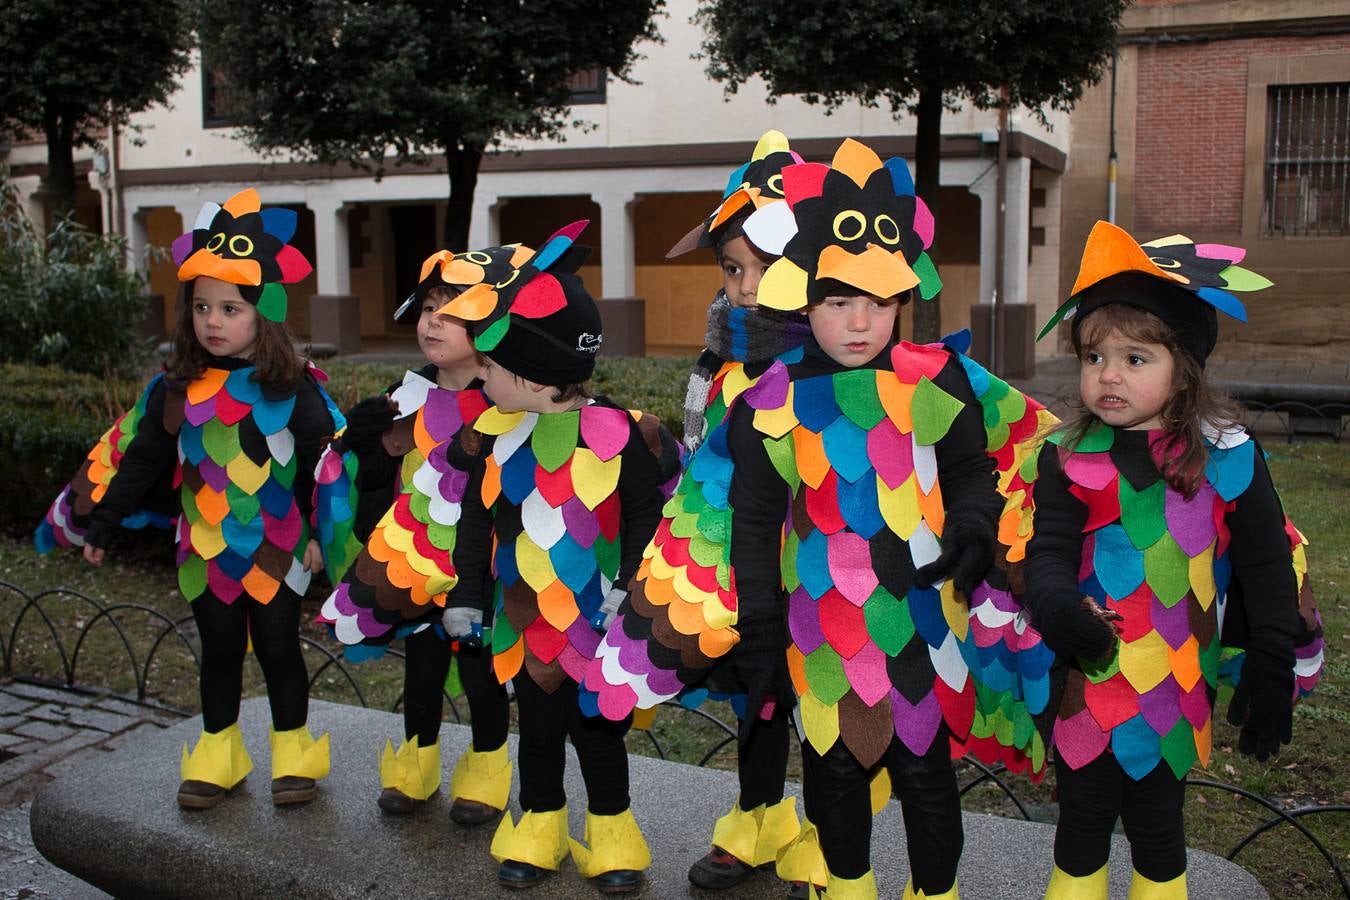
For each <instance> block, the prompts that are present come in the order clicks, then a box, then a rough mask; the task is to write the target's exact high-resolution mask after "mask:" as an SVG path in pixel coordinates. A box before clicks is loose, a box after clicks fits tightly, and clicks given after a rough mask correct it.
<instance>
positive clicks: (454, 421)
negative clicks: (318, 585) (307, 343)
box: [316, 244, 534, 825]
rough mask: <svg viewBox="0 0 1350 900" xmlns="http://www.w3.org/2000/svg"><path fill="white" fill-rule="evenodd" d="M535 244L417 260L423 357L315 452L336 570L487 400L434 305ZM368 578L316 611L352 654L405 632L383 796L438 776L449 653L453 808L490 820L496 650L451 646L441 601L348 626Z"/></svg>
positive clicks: (502, 752)
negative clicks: (454, 712)
mask: <svg viewBox="0 0 1350 900" xmlns="http://www.w3.org/2000/svg"><path fill="white" fill-rule="evenodd" d="M533 252H534V251H532V250H530V249H529V248H528V247H522V246H520V245H518V244H517V245H513V246H509V247H488V248H486V249H483V250H470V251H467V252H463V253H451V252H449V251H447V250H442V251H439V252H437V253H434V254H432V255H431V256H429V257H428V258H427V259H426V261H425V262H423V264H422V270H421V274H420V278H419V281H418V285H417V288H416V290H414V291H413V293H412V294H411V295H410V296H409V297H408V299H407V300H406V301H404V303H403V304H402V306H400V307H399V309H398V311H397V312H395V313H394V320H395V321H396V322H404V323H409V324H414V325H415V326H416V328H417V340H418V345H419V346H420V347H421V349H422V352H423V354H424V355H425V356H426V358H427V364H426V365H425V366H423V367H421V368H420V369H418V370H417V371H415V372H414V371H409V372H407V373H406V374H405V375H404V376H403V379H402V380H401V381H400V382H399V383H396V384H393V385H390V386H389V388H388V390H386V391H385V392H384V393H382V394H380V395H378V396H375V397H370V398H368V399H365V400H362V401H360V402H359V403H357V404H356V405H355V406H354V407H353V408H352V409H351V410H350V411H349V412H348V413H347V428H346V430H345V431H344V432H342V434H340V435H339V436H338V438H337V440H335V441H334V442H333V443H332V444H331V445H330V446H329V448H328V449H327V450H326V451H325V452H324V455H323V457H322V458H321V459H320V461H319V469H318V472H317V473H316V479H317V482H318V486H319V498H318V502H317V503H316V507H317V513H318V530H319V535H320V544H321V546H322V547H323V548H324V550H325V557H324V558H325V560H326V561H327V564H328V569H329V574H330V576H331V577H332V578H333V579H335V580H338V579H341V578H342V577H343V575H345V574H346V572H347V568H348V566H349V565H350V564H351V561H352V560H353V559H354V558H355V556H356V554H357V552H359V550H360V548H361V545H362V544H363V543H364V542H365V541H366V540H367V539H368V538H369V537H370V534H371V532H372V531H373V530H374V527H375V524H376V522H377V521H378V520H379V518H380V517H381V516H383V514H384V513H385V511H387V510H388V509H389V508H390V506H391V505H392V504H393V503H394V501H395V499H396V498H400V497H402V496H403V495H407V494H410V493H411V491H412V490H413V489H412V486H411V481H412V478H413V475H414V473H416V472H417V470H418V469H419V468H420V467H421V465H422V463H424V462H425V461H426V458H427V456H428V455H429V454H430V453H431V451H432V450H433V449H435V448H436V447H438V446H440V445H442V444H444V443H445V442H447V441H449V440H452V439H453V438H454V436H455V435H456V434H458V433H459V430H460V429H461V428H463V427H464V426H465V425H466V424H471V423H472V422H473V420H474V419H476V418H477V417H478V415H479V414H480V413H481V412H482V411H483V410H484V409H486V408H487V407H488V405H489V403H488V400H487V398H486V396H484V394H483V391H482V381H481V380H480V379H479V378H478V360H477V351H476V350H475V349H474V347H473V344H472V343H471V341H470V339H469V337H468V334H467V332H466V330H465V323H464V322H463V321H461V320H458V319H455V318H453V317H451V316H443V315H441V314H440V312H439V310H440V308H441V307H442V306H444V305H445V304H446V302H448V301H449V300H450V299H451V298H453V297H455V296H456V295H457V294H459V293H460V292H461V291H463V290H465V289H466V288H468V287H471V286H472V285H475V284H480V283H482V282H490V283H494V284H495V283H496V282H498V281H501V280H503V279H504V278H505V277H506V276H507V275H509V274H510V273H511V272H512V271H514V268H515V267H518V266H520V265H521V264H522V263H523V262H524V261H525V260H526V259H528V258H529V257H530V256H532V255H533ZM353 508H354V509H355V510H356V519H355V523H354V526H349V527H347V528H345V529H344V528H343V527H342V525H341V523H344V522H347V523H350V522H351V510H352V509H353ZM330 523H335V527H329V525H330ZM368 590H370V585H368V584H367V583H366V582H364V581H362V579H361V577H360V573H356V574H355V576H354V577H353V578H352V579H351V580H350V581H349V582H347V583H346V584H344V585H343V586H342V587H341V589H339V590H338V591H337V592H335V593H334V594H333V595H332V596H330V597H329V598H328V601H327V603H326V604H325V606H324V610H323V612H322V613H321V614H320V616H319V620H320V621H321V622H325V623H327V624H328V625H329V626H330V627H334V628H336V627H337V626H338V623H340V622H341V623H343V625H344V627H345V628H348V629H352V633H350V634H344V635H343V637H345V638H349V639H352V640H355V643H351V642H350V641H349V645H348V646H347V648H346V650H345V654H344V655H345V657H346V658H347V659H349V660H354V661H362V660H366V659H371V658H374V657H378V656H381V655H383V653H384V651H385V648H387V647H388V646H389V644H390V643H391V642H392V641H393V640H395V639H398V638H402V639H403V641H404V649H405V664H404V679H403V726H404V742H403V744H402V745H401V746H400V747H399V748H398V750H397V751H395V750H394V748H393V745H392V744H390V743H387V742H386V745H385V749H384V752H383V753H382V754H381V756H380V782H381V787H382V790H381V793H380V796H379V805H380V808H381V809H383V810H384V811H385V812H387V813H392V814H396V815H398V814H406V813H410V812H413V811H414V810H416V809H417V808H418V807H420V806H421V805H422V803H424V802H425V801H426V800H427V799H428V798H429V797H431V796H432V795H433V794H434V793H435V792H436V791H437V789H438V788H439V787H440V783H441V752H440V751H441V747H440V728H441V715H442V712H443V708H444V695H445V684H446V679H447V676H448V675H449V672H450V665H451V660H452V655H453V658H454V659H455V660H456V661H457V674H458V679H459V682H460V684H462V685H463V687H464V695H465V697H466V699H467V700H468V704H469V714H470V717H471V719H470V721H471V725H472V729H473V740H472V744H471V746H470V747H469V749H468V750H466V751H465V753H464V755H462V756H461V757H460V759H459V761H458V762H457V763H456V764H455V768H454V772H453V774H452V775H451V777H450V799H451V807H450V818H451V819H452V820H453V821H455V822H456V823H458V824H461V825H481V824H485V823H487V822H490V821H493V820H495V819H496V818H497V817H498V816H499V815H501V812H502V810H504V809H505V808H506V803H507V800H508V798H509V796H510V793H511V761H510V760H509V759H508V758H507V754H506V735H507V726H508V712H509V710H508V703H507V697H506V691H505V689H504V688H503V687H502V686H501V685H500V684H499V683H498V682H497V679H496V678H495V677H494V676H493V674H492V665H491V654H490V653H488V652H486V651H483V650H482V649H481V648H477V647H467V646H463V645H456V646H455V648H454V649H455V650H457V651H458V652H457V653H453V654H452V646H451V641H450V639H449V637H448V636H447V635H446V634H445V631H444V629H443V628H442V627H441V621H440V610H439V608H434V609H431V610H428V611H427V614H426V615H425V616H424V617H423V619H421V620H413V621H405V622H400V623H399V624H398V626H397V627H394V628H390V629H387V630H384V631H382V632H380V633H378V634H363V633H361V632H360V630H359V629H353V625H352V623H353V620H352V619H351V618H350V617H349V616H347V615H345V614H346V613H350V611H351V610H352V609H353V608H354V605H353V601H352V600H351V598H350V593H351V592H352V591H357V592H360V591H368Z"/></svg>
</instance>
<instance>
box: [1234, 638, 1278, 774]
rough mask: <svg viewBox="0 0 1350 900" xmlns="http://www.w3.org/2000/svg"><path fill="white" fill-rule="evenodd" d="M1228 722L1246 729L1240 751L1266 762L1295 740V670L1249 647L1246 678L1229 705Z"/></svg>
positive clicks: (1242, 678)
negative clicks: (1281, 746) (1281, 747)
mask: <svg viewBox="0 0 1350 900" xmlns="http://www.w3.org/2000/svg"><path fill="white" fill-rule="evenodd" d="M1228 721H1229V723H1230V724H1232V725H1237V726H1239V727H1241V728H1242V732H1241V733H1240V734H1239V735H1238V750H1239V751H1240V752H1242V753H1245V754H1247V755H1248V756H1255V757H1256V761H1257V762H1265V761H1266V760H1267V759H1269V758H1270V757H1272V756H1277V755H1279V752H1280V745H1281V744H1287V743H1289V742H1290V741H1291V740H1293V738H1294V667H1293V664H1292V663H1289V664H1285V663H1283V662H1281V661H1280V659H1279V657H1277V656H1272V655H1271V654H1269V653H1266V652H1264V651H1262V650H1260V649H1253V648H1248V650H1247V658H1246V659H1245V660H1243V663H1242V677H1241V678H1239V679H1238V683H1237V687H1236V688H1235V689H1234V690H1233V699H1232V701H1231V702H1230V703H1229V704H1228Z"/></svg>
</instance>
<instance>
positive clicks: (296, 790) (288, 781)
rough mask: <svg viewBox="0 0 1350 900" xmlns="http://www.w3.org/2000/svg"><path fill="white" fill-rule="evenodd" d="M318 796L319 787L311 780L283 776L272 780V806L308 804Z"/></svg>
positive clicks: (297, 776)
mask: <svg viewBox="0 0 1350 900" xmlns="http://www.w3.org/2000/svg"><path fill="white" fill-rule="evenodd" d="M318 795H319V785H318V783H317V782H315V781H314V779H313V778H303V777H301V776H299V775H283V776H281V777H280V778H273V779H272V805H273V806H290V805H291V804H294V803H308V802H309V801H311V800H313V799H314V798H315V797H317V796H318Z"/></svg>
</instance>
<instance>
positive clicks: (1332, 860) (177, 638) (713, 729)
mask: <svg viewBox="0 0 1350 900" xmlns="http://www.w3.org/2000/svg"><path fill="white" fill-rule="evenodd" d="M60 603H64V604H65V605H66V607H67V608H66V609H65V613H66V615H65V617H64V618H67V619H71V620H72V621H71V622H70V623H69V625H68V627H63V626H64V625H66V623H65V622H63V621H62V616H60V615H59V613H57V612H56V611H54V610H53V609H51V608H50V607H52V606H55V605H57V604H60ZM72 608H73V610H72ZM72 612H73V615H72ZM11 615H12V617H13V618H12V621H11V620H10V616H11ZM137 618H139V619H140V620H142V622H143V623H145V624H146V626H148V627H146V628H143V631H142V633H141V634H140V635H139V636H137V635H136V634H134V633H133V628H132V625H131V624H130V623H129V621H128V620H133V619H137ZM98 628H106V629H111V630H112V632H113V636H114V637H115V640H114V641H113V642H112V644H113V646H114V648H120V649H116V652H118V653H120V655H122V656H124V657H125V664H126V672H129V673H130V674H131V676H132V679H131V681H132V684H133V687H132V688H131V689H130V690H129V691H128V690H120V691H119V690H117V689H116V688H110V687H109V686H108V683H109V681H117V679H116V678H111V677H109V676H110V675H111V674H112V672H111V670H110V667H109V665H108V661H107V657H104V658H103V659H102V660H101V662H100V666H99V668H100V675H101V676H103V677H102V678H99V679H97V680H95V681H92V682H91V681H87V680H85V679H83V678H82V677H81V674H82V673H81V671H80V663H81V659H82V654H85V655H87V651H86V648H87V647H88V646H89V642H90V640H91V635H92V634H94V632H95V629H98ZM72 630H73V632H74V633H73V634H71V633H70V631H72ZM29 631H32V632H36V633H37V635H38V639H37V640H32V639H30V638H29V637H28V634H27V633H28V632H29ZM72 640H73V645H72V643H71V641H72ZM196 640H197V632H196V625H195V623H194V621H193V619H192V617H191V616H185V617H181V618H178V619H175V618H173V617H172V616H168V615H166V614H164V613H163V612H162V611H160V610H157V609H154V608H152V607H149V606H141V605H137V604H129V603H119V604H114V605H110V606H104V605H103V604H101V603H99V602H98V601H97V600H95V599H94V598H92V597H89V596H88V595H86V594H83V593H81V592H80V591H76V590H71V589H68V588H52V589H48V590H44V591H41V592H39V593H37V594H29V593H28V592H27V591H26V590H24V589H23V588H21V587H19V586H18V585H16V584H13V583H11V582H7V581H3V580H0V659H2V660H3V672H0V675H3V677H5V678H7V679H16V680H23V681H29V682H33V683H38V684H44V685H47V686H55V687H60V688H64V689H67V690H72V691H80V692H83V693H90V692H102V693H107V694H110V695H112V696H116V697H118V698H120V699H123V700H128V701H131V702H135V703H137V704H139V705H142V706H145V707H147V708H151V709H154V710H158V711H162V712H166V713H169V714H172V715H176V716H181V717H188V716H191V715H194V712H193V711H192V710H190V709H188V708H186V707H184V706H182V705H180V704H179V703H177V702H174V701H172V700H169V701H166V700H164V699H162V696H163V694H164V691H165V690H166V689H167V688H168V687H170V686H169V685H163V686H160V685H157V684H152V676H154V675H155V674H157V673H156V666H155V664H156V661H157V660H160V659H162V658H163V656H164V654H165V653H167V652H168V651H167V650H166V648H169V647H172V648H176V650H177V652H178V653H180V654H182V655H183V656H182V657H181V658H180V659H179V660H178V662H179V663H180V669H179V671H180V672H181V673H182V674H188V673H191V674H195V672H196V670H197V669H198V668H199V666H200V658H201V657H200V653H199V651H198V645H197V643H196ZM300 640H301V646H302V652H304V653H306V654H309V655H310V656H311V657H317V658H318V660H320V661H319V662H318V664H317V665H315V666H312V667H311V669H312V673H313V674H312V675H311V676H310V692H311V695H312V696H316V697H319V696H323V695H325V694H330V695H331V694H334V693H335V692H333V691H330V690H328V689H327V688H326V687H325V685H326V684H327V683H328V681H330V680H332V681H336V682H338V683H340V684H342V685H344V687H343V689H342V691H341V692H340V693H339V694H338V695H337V696H336V697H335V698H334V699H338V700H341V699H342V698H343V697H344V696H345V697H349V698H350V697H354V698H355V702H356V704H357V705H359V706H362V707H365V708H373V707H372V704H371V702H370V695H371V691H370V686H369V681H368V680H365V679H362V678H358V677H357V676H356V674H355V673H354V672H353V668H356V669H359V670H365V671H369V670H370V669H369V667H371V666H372V665H385V666H397V668H398V670H399V672H401V671H402V663H403V659H404V654H403V653H402V652H401V651H400V650H398V649H397V648H390V650H389V651H388V652H387V653H386V654H385V657H384V659H387V660H389V661H390V662H388V663H383V664H381V663H378V662H376V663H362V664H361V665H360V666H357V667H353V666H350V665H348V664H347V663H346V662H345V661H344V660H343V658H342V657H341V656H340V655H339V654H338V653H335V652H334V651H333V649H332V647H330V646H327V645H325V644H324V643H321V642H319V641H315V640H313V639H311V638H309V637H307V636H305V635H301V638H300ZM21 649H22V650H23V651H24V652H25V655H28V654H29V653H35V654H41V655H42V657H43V659H42V661H41V662H39V663H38V664H37V666H36V667H37V668H39V669H42V670H47V671H51V672H54V674H50V675H44V674H42V673H36V674H35V673H32V672H23V671H18V670H17V666H16V653H18V652H19V650H21ZM189 663H190V666H189V665H188V664H189ZM123 674H125V673H123ZM167 678H168V676H166V679H167ZM391 681H392V679H391ZM397 683H398V684H400V685H401V678H400V679H399V680H398V682H397ZM177 687H180V688H181V687H182V686H181V685H177ZM190 688H191V692H190V696H192V697H196V683H195V679H194V680H193V681H192V684H191V685H190ZM446 699H447V701H448V706H449V711H450V716H451V717H452V719H453V721H455V722H461V721H462V719H461V715H460V710H459V707H458V705H457V703H456V698H455V697H454V696H452V695H451V694H450V693H449V692H448V691H447V692H446ZM402 701H403V695H402V690H401V688H400V689H399V690H398V691H397V694H396V696H395V697H394V699H393V700H392V701H391V702H390V703H389V704H388V709H389V711H391V712H397V711H398V710H399V709H400V708H401V705H402ZM718 708H719V709H721V708H725V709H727V711H729V707H724V706H719V707H718ZM661 710H662V711H661V712H660V713H659V715H658V719H660V718H662V717H665V716H668V715H672V714H673V715H683V716H688V717H689V718H688V719H687V720H678V721H682V722H687V723H688V725H686V726H684V727H689V728H700V729H702V731H703V732H705V733H706V734H705V738H704V739H705V740H706V747H705V748H703V749H701V750H695V751H693V752H692V753H689V752H686V754H685V756H686V757H687V758H696V759H697V763H696V765H699V766H706V765H708V764H709V763H710V762H711V761H712V760H713V758H714V757H715V756H716V755H717V754H718V753H720V752H722V751H729V750H730V748H731V747H732V745H733V743H734V741H735V740H736V736H737V728H736V725H735V718H734V716H731V717H729V718H721V717H719V716H717V715H714V714H713V713H712V712H710V711H708V710H707V709H704V708H703V707H697V708H692V709H691V708H688V707H685V706H683V705H681V704H679V703H676V702H674V701H670V702H667V703H665V704H663V705H662V707H661ZM663 727H672V726H670V725H669V724H668V723H667V724H665V725H663ZM644 733H645V735H646V739H647V741H648V742H649V743H650V744H651V747H652V750H653V752H654V753H655V755H656V756H657V757H659V758H661V759H668V758H669V756H668V753H667V748H666V747H665V746H664V745H663V743H662V740H661V738H660V736H659V734H658V733H657V729H654V728H648V729H645V730H644ZM958 773H959V774H960V776H961V777H962V778H965V777H966V775H967V774H969V775H971V776H972V777H970V778H969V779H968V780H966V781H965V783H963V784H962V785H961V787H960V793H961V796H962V797H963V798H964V797H966V796H967V795H968V794H970V792H971V791H972V790H974V789H975V788H976V787H978V786H980V785H982V784H991V785H993V786H994V787H995V788H997V789H998V791H999V792H1001V793H1002V794H1003V795H1004V796H1005V797H1006V798H1007V800H1008V801H1009V802H1010V803H1011V804H1012V805H1013V807H1015V808H1016V810H1017V815H1018V816H1020V817H1021V818H1023V819H1025V820H1027V821H1036V817H1034V816H1033V813H1032V809H1031V806H1030V805H1029V803H1028V801H1027V800H1026V799H1025V798H1024V797H1023V796H1022V795H1021V794H1020V793H1019V791H1018V790H1017V788H1016V786H1015V785H1013V784H1012V783H1010V781H1009V780H1008V779H1007V778H1006V777H1005V776H1006V775H1007V774H1008V773H1007V770H1006V769H1005V768H1004V767H1003V766H1001V765H1000V766H992V767H991V766H986V765H984V764H983V763H981V762H979V761H978V760H975V759H972V758H967V759H964V760H962V761H961V762H960V764H959V769H958ZM1186 781H1187V784H1188V785H1190V786H1191V787H1193V788H1201V789H1206V790H1214V791H1221V792H1226V793H1229V794H1232V795H1234V796H1237V797H1240V798H1242V799H1244V800H1246V801H1249V802H1250V803H1252V804H1254V805H1255V806H1257V807H1259V808H1260V809H1261V810H1262V811H1263V813H1267V814H1268V816H1267V817H1265V818H1263V819H1262V821H1261V823H1260V824H1259V825H1257V826H1256V827H1254V828H1252V829H1251V830H1249V831H1248V832H1246V833H1245V834H1243V835H1242V836H1241V837H1240V838H1238V839H1237V841H1236V842H1235V843H1234V844H1233V845H1232V848H1231V849H1230V850H1229V851H1228V852H1227V854H1226V856H1227V858H1228V859H1229V860H1232V861H1234V862H1236V861H1237V859H1238V857H1239V855H1240V854H1242V852H1243V851H1244V850H1246V849H1247V848H1248V847H1249V846H1251V845H1252V844H1253V843H1254V842H1255V841H1256V840H1257V839H1258V838H1261V837H1262V836H1264V835H1266V834H1268V833H1270V832H1272V831H1274V830H1276V829H1279V828H1280V827H1281V826H1288V829H1292V830H1293V832H1294V833H1296V834H1297V835H1299V836H1300V837H1301V839H1302V841H1303V842H1305V843H1306V844H1308V845H1310V846H1311V847H1312V849H1313V850H1315V851H1316V853H1317V854H1318V855H1320V856H1321V858H1322V859H1323V860H1324V861H1325V863H1326V866H1327V871H1328V873H1329V874H1330V876H1331V877H1332V878H1334V879H1335V881H1336V882H1337V884H1338V885H1339V886H1340V889H1341V891H1342V893H1343V894H1344V896H1345V897H1346V898H1347V900H1350V884H1347V879H1346V874H1345V871H1344V869H1343V868H1342V867H1341V864H1340V862H1339V860H1337V858H1336V855H1335V853H1333V852H1332V851H1331V850H1330V849H1329V848H1328V847H1327V845H1326V844H1325V843H1324V842H1323V841H1322V840H1321V839H1320V838H1319V837H1318V836H1317V835H1316V834H1314V833H1313V831H1312V830H1311V829H1309V828H1308V827H1307V826H1306V825H1305V824H1304V822H1303V821H1302V820H1304V819H1308V818H1312V817H1313V816H1326V815H1329V814H1330V815H1336V814H1339V815H1344V814H1346V813H1350V806H1347V805H1327V806H1301V807H1297V808H1292V809H1289V808H1285V807H1283V806H1281V805H1279V804H1278V803H1276V802H1274V801H1272V800H1270V799H1269V798H1266V797H1262V796H1261V795H1259V794H1256V793H1254V792H1252V791H1249V790H1246V789H1245V788H1242V787H1239V786H1237V785H1233V784H1227V783H1224V782H1220V781H1213V780H1210V779H1206V778H1188V779H1187V780H1186ZM1041 818H1042V819H1044V818H1045V817H1044V816H1042V817H1041ZM1288 829H1286V830H1288Z"/></svg>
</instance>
